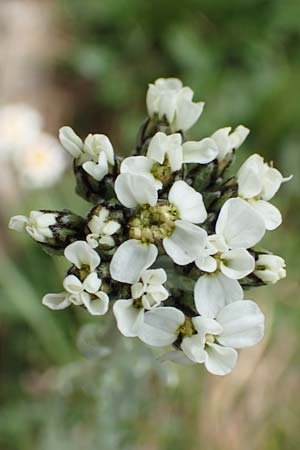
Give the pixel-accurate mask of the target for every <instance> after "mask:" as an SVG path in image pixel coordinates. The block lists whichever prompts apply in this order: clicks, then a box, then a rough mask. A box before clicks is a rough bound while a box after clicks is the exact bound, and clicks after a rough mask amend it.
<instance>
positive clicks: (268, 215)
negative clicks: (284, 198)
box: [251, 200, 282, 230]
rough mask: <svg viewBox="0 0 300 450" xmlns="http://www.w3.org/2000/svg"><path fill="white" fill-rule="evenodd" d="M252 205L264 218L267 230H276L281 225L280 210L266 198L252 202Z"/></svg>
mask: <svg viewBox="0 0 300 450" xmlns="http://www.w3.org/2000/svg"><path fill="white" fill-rule="evenodd" d="M251 205H252V206H253V208H254V209H255V211H257V212H258V213H259V214H260V215H261V217H262V218H263V220H264V222H265V227H266V229H267V230H275V228H277V227H279V225H281V223H282V217H281V214H280V211H279V209H277V208H276V207H275V206H274V205H271V203H269V202H266V201H264V200H258V201H257V202H254V203H251Z"/></svg>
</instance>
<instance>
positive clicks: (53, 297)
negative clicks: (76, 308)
mask: <svg viewBox="0 0 300 450" xmlns="http://www.w3.org/2000/svg"><path fill="white" fill-rule="evenodd" d="M42 303H43V305H45V306H48V308H50V309H65V308H67V307H68V306H69V305H70V304H71V302H70V301H69V299H68V294H67V293H66V292H61V293H60V294H46V295H45V296H44V297H43V300H42Z"/></svg>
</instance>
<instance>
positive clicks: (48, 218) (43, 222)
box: [29, 211, 57, 231]
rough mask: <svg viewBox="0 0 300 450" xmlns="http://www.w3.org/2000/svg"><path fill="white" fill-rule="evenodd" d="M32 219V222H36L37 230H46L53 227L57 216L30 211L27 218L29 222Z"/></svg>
mask: <svg viewBox="0 0 300 450" xmlns="http://www.w3.org/2000/svg"><path fill="white" fill-rule="evenodd" d="M32 217H34V220H35V221H36V225H37V227H38V228H45V229H47V228H48V227H49V226H50V225H55V223H56V218H57V214H54V213H44V212H42V211H31V213H30V216H29V218H30V220H31V218H32ZM34 220H33V222H34ZM45 231H46V230H45Z"/></svg>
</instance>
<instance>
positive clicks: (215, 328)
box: [192, 316, 223, 345]
mask: <svg viewBox="0 0 300 450" xmlns="http://www.w3.org/2000/svg"><path fill="white" fill-rule="evenodd" d="M192 322H193V325H194V327H195V328H196V330H197V332H198V336H199V337H201V339H202V342H203V345H204V344H205V336H206V334H213V335H216V336H217V335H219V334H221V333H222V331H223V328H222V326H221V325H220V324H219V323H218V322H217V321H216V320H215V319H211V318H209V317H204V316H197V317H193V319H192Z"/></svg>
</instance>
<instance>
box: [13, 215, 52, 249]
mask: <svg viewBox="0 0 300 450" xmlns="http://www.w3.org/2000/svg"><path fill="white" fill-rule="evenodd" d="M56 218H57V214H54V213H47V212H42V211H31V212H30V214H29V217H26V216H22V215H18V216H13V217H12V218H11V219H10V221H9V225H8V226H9V228H10V229H11V230H14V231H18V232H23V231H27V233H28V234H29V235H30V236H31V237H32V238H33V239H34V240H35V241H37V242H43V243H44V242H47V239H49V238H52V237H53V232H52V230H51V228H50V227H51V225H55V224H56Z"/></svg>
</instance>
